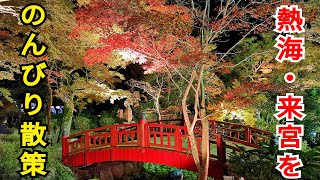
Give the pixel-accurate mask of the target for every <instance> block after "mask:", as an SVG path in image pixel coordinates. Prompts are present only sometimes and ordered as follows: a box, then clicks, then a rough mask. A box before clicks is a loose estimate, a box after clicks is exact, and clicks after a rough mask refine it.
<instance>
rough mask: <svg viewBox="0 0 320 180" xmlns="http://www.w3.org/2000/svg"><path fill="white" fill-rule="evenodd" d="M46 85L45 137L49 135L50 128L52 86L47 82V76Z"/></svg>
mask: <svg viewBox="0 0 320 180" xmlns="http://www.w3.org/2000/svg"><path fill="white" fill-rule="evenodd" d="M47 87H48V101H47V109H46V120H47V126H48V129H47V137H49V136H50V130H51V126H50V123H51V106H52V88H51V86H50V83H49V78H47Z"/></svg>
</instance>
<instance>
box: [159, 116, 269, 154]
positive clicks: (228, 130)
mask: <svg viewBox="0 0 320 180" xmlns="http://www.w3.org/2000/svg"><path fill="white" fill-rule="evenodd" d="M209 122H210V130H209V133H210V138H214V137H215V136H216V135H217V134H220V135H221V136H222V137H223V138H224V139H226V140H230V141H233V142H237V143H239V144H243V145H246V146H251V147H256V148H258V147H260V145H259V142H269V141H270V139H271V137H272V133H271V132H268V131H264V130H261V129H257V128H254V127H250V126H245V125H241V124H235V123H229V122H222V121H214V120H209ZM154 123H159V124H179V125H182V126H183V125H184V120H182V119H174V120H157V121H154ZM195 129H198V130H201V126H200V122H197V125H196V127H195Z"/></svg>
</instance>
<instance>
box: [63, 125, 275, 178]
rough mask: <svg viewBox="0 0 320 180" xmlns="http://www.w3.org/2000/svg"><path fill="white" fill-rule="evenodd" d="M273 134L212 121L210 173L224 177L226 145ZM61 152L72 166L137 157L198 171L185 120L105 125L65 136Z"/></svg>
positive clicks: (251, 142) (198, 134)
mask: <svg viewBox="0 0 320 180" xmlns="http://www.w3.org/2000/svg"><path fill="white" fill-rule="evenodd" d="M172 122H179V123H178V124H179V125H174V124H167V123H172ZM195 134H196V140H197V143H198V147H200V143H201V129H199V128H197V129H196V130H195ZM271 135H272V133H271V132H267V131H263V130H260V129H256V128H252V127H248V126H243V125H239V124H233V123H227V122H219V121H210V164H209V176H211V177H215V178H217V179H222V177H223V175H224V173H225V167H226V166H225V163H226V160H227V158H226V149H231V150H233V151H241V150H240V149H239V148H238V146H237V145H244V146H248V147H252V148H259V141H264V142H267V141H269V140H270V138H271ZM199 152H200V151H199ZM62 156H63V157H62V158H63V162H64V163H65V164H66V165H69V166H73V167H82V166H87V165H91V164H94V163H101V162H107V161H137V162H151V163H157V164H164V165H168V166H174V167H177V168H181V169H187V170H191V171H197V169H196V165H195V163H194V161H193V158H192V155H191V150H190V142H189V140H188V135H187V128H186V127H185V126H184V125H183V120H162V121H155V122H147V121H146V120H140V123H135V124H118V125H111V126H104V127H100V128H95V129H90V130H86V131H84V132H80V133H78V134H74V135H71V136H70V137H67V136H64V137H63V140H62Z"/></svg>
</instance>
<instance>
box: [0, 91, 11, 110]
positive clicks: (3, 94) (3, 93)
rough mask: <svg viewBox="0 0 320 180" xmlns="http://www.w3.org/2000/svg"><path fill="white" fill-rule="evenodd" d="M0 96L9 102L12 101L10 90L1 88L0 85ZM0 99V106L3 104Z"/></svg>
mask: <svg viewBox="0 0 320 180" xmlns="http://www.w3.org/2000/svg"><path fill="white" fill-rule="evenodd" d="M0 97H3V98H4V99H6V100H7V101H9V102H11V103H12V102H13V99H12V97H11V93H10V91H9V90H7V89H5V88H2V87H0ZM1 99H2V98H1ZM1 99H0V106H3V103H2V100H1Z"/></svg>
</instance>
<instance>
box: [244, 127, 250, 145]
mask: <svg viewBox="0 0 320 180" xmlns="http://www.w3.org/2000/svg"><path fill="white" fill-rule="evenodd" d="M244 138H245V141H246V142H248V143H251V131H250V128H249V127H246V128H245V129H244Z"/></svg>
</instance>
